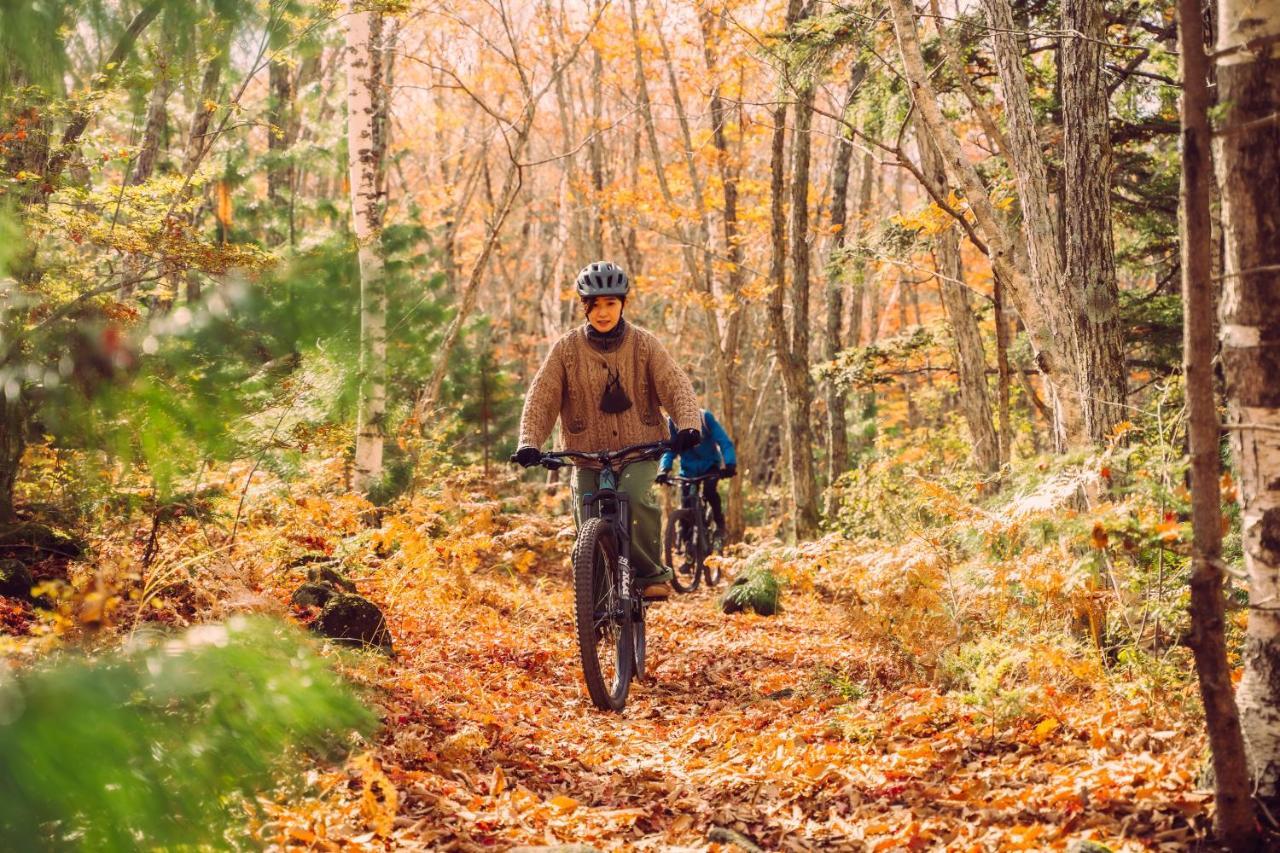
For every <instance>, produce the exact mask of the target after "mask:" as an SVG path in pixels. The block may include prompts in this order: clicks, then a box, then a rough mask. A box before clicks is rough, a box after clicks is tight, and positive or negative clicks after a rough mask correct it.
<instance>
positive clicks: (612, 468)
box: [542, 441, 670, 615]
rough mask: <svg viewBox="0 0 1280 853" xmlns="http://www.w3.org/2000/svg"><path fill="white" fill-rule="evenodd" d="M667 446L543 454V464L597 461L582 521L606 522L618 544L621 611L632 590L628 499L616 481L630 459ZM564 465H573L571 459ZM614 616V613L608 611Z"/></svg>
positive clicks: (628, 603)
mask: <svg viewBox="0 0 1280 853" xmlns="http://www.w3.org/2000/svg"><path fill="white" fill-rule="evenodd" d="M668 449H670V445H669V444H668V443H667V442H664V441H658V442H653V443H651V444H634V445H631V446H630V447H624V448H622V449H621V450H602V451H597V452H593V453H592V452H584V451H579V450H558V451H554V452H552V453H546V454H543V463H542V464H543V466H544V467H547V468H558V467H560V466H561V465H564V464H566V461H565V460H569V459H574V458H576V459H583V460H590V461H593V462H599V463H600V464H601V465H602V466H603V467H602V468H601V469H600V479H599V484H598V486H597V487H596V490H595V491H594V492H591V493H589V494H585V495H583V496H582V501H581V503H582V520H583V521H586V520H587V519H588V518H599V519H602V520H603V521H605V522H607V523H608V524H609V529H610V530H611V531H612V533H613V536H614V542H615V543H616V545H617V547H618V568H619V569H621V571H622V581H623V583H622V589H621V590H620V591H619V598H620V601H619V603H620V604H621V606H622V612H623V613H626V612H627V611H628V608H630V607H631V596H632V593H633V591H634V590H635V574H634V572H633V571H632V569H631V498H630V497H629V496H628V495H627V493H626V492H623V491H620V490H619V489H618V480H619V477H621V474H622V468H625V467H626V466H627V465H630V464H631V463H633V462H643V461H644V460H645V459H647V458H651V457H652V456H653V455H654V454H656V453H657V452H658V451H665V450H668ZM568 464H573V463H572V462H570V463H568ZM610 615H616V614H610Z"/></svg>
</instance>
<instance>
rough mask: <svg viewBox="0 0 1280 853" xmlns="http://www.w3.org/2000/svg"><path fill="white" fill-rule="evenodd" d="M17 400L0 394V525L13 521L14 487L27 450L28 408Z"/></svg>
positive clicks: (21, 400)
mask: <svg viewBox="0 0 1280 853" xmlns="http://www.w3.org/2000/svg"><path fill="white" fill-rule="evenodd" d="M21 394H22V392H21V390H19V392H18V397H17V398H16V399H10V398H9V397H8V396H7V395H4V394H0V523H3V522H7V521H13V520H14V519H16V518H17V517H18V516H17V512H16V511H15V509H14V506H13V487H14V485H15V484H16V483H17V481H18V471H19V469H20V468H21V466H22V453H23V451H24V450H25V449H26V447H27V419H28V417H29V416H30V414H31V407H30V404H29V403H28V401H27V400H25V399H23V398H22V396H21Z"/></svg>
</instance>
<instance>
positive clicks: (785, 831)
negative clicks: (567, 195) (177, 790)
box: [3, 422, 1235, 850]
mask: <svg viewBox="0 0 1280 853" xmlns="http://www.w3.org/2000/svg"><path fill="white" fill-rule="evenodd" d="M1144 423H1145V422H1144ZM1154 428H1155V427H1152V426H1149V425H1144V426H1141V427H1139V426H1134V425H1133V424H1126V425H1122V428H1121V430H1120V432H1121V433H1126V432H1127V433H1130V434H1129V435H1128V441H1127V443H1126V442H1125V441H1122V440H1121V439H1122V438H1124V436H1117V441H1116V442H1115V443H1114V445H1113V447H1112V449H1111V450H1109V451H1107V452H1106V453H1104V454H1103V455H1101V456H1093V457H1089V458H1074V459H1072V458H1065V459H1061V460H1059V461H1056V462H1053V463H1050V462H1047V461H1041V462H1034V461H1033V462H1028V463H1025V465H1024V466H1023V467H1022V468H1020V469H1018V470H1016V471H1013V472H1011V473H1009V475H1008V477H1007V480H1006V482H1005V483H1004V484H1003V488H1002V489H1000V490H999V491H998V492H996V491H995V490H994V489H993V487H992V484H990V483H985V482H983V481H980V480H976V479H973V478H972V477H971V476H969V475H961V474H957V475H955V477H954V478H950V477H948V476H947V475H946V474H945V473H937V472H936V470H935V472H934V473H927V472H922V471H920V470H917V469H915V468H914V467H913V464H914V461H915V460H916V459H917V458H918V456H917V454H914V453H911V452H904V453H902V454H899V455H897V456H890V455H884V456H881V457H880V458H878V459H877V460H876V461H874V462H870V463H868V464H867V465H865V466H863V467H862V468H860V469H859V470H858V471H857V472H856V473H855V474H854V475H852V478H851V479H850V480H849V482H848V483H846V484H845V486H846V493H845V494H844V495H843V500H842V503H841V506H842V510H841V511H840V514H839V515H838V516H837V518H836V519H834V520H833V523H832V530H831V531H830V532H829V533H828V534H827V535H826V536H825V537H823V538H821V539H819V540H816V541H812V542H808V543H804V544H803V545H801V546H799V547H791V546H786V545H784V544H781V543H780V542H779V540H778V538H777V531H776V530H771V529H768V528H763V527H762V528H753V529H750V530H748V532H747V536H746V541H745V542H744V543H743V544H740V545H737V546H735V547H734V550H733V551H732V552H731V554H730V555H729V556H727V557H725V558H723V559H724V562H725V566H726V570H727V574H728V576H729V577H730V578H732V577H733V576H734V575H736V574H741V573H753V574H756V575H761V576H770V575H771V576H772V577H773V578H775V579H776V580H777V581H778V582H779V583H780V584H781V587H782V589H783V595H782V610H781V612H780V613H779V614H778V615H776V616H773V617H761V616H756V615H747V614H736V615H733V616H726V615H724V614H722V613H721V612H720V610H719V607H718V599H717V595H718V594H719V591H707V590H705V589H704V590H700V591H699V592H697V593H696V594H694V595H690V596H683V597H678V598H676V599H674V600H672V601H671V602H670V603H667V604H663V605H659V606H656V607H654V608H653V609H652V610H651V622H650V638H651V639H650V650H651V651H650V654H651V664H650V676H649V678H648V679H646V681H645V682H643V683H640V684H638V685H636V686H635V688H634V689H633V692H632V697H631V700H630V701H629V703H628V706H627V709H626V711H625V712H624V713H622V714H618V715H613V714H602V713H600V712H598V711H596V710H595V709H594V708H593V707H592V705H591V702H590V700H589V699H588V697H587V696H586V693H585V689H584V688H583V685H582V683H581V676H580V673H579V669H578V663H577V652H576V646H575V644H574V639H573V622H572V599H571V593H570V584H569V576H568V563H567V557H566V555H567V554H568V552H569V549H570V546H571V541H572V526H571V524H572V523H571V519H570V518H569V516H568V515H567V490H563V489H562V490H561V491H560V493H558V494H549V493H548V492H547V490H546V489H545V488H544V487H543V486H541V485H535V484H532V483H529V482H523V481H520V480H518V479H516V478H515V477H514V476H513V475H512V474H510V473H509V472H508V471H506V470H505V469H504V470H495V471H494V472H492V473H491V474H490V475H488V476H486V475H485V474H484V472H483V471H482V470H481V469H480V468H479V467H478V466H477V467H472V468H452V469H448V470H447V472H446V473H443V474H441V475H440V476H439V477H438V478H435V479H434V481H433V482H431V483H426V484H422V483H420V484H418V486H417V488H416V489H415V490H414V491H413V492H411V493H410V494H408V495H405V496H402V497H400V498H399V499H398V500H396V501H395V502H394V503H392V504H391V505H390V506H389V507H386V508H378V507H374V506H373V505H371V504H369V503H367V502H366V501H364V500H363V499H361V498H357V497H354V496H351V495H350V494H349V493H347V492H346V490H345V488H344V486H343V481H344V477H345V471H344V463H343V461H342V460H341V458H340V457H337V456H334V457H328V459H327V461H317V462H313V463H311V464H310V466H309V467H307V468H306V469H305V472H304V475H303V476H302V477H301V478H300V479H297V480H295V481H294V482H291V483H285V482H284V481H282V480H280V479H278V478H277V477H275V476H274V475H271V474H268V473H266V472H264V471H261V470H258V471H255V472H253V473H252V474H250V465H249V464H248V463H246V464H245V465H243V466H240V467H236V466H233V467H231V468H229V469H227V470H225V471H221V472H219V474H218V477H217V478H215V477H213V476H212V475H207V476H206V478H205V481H206V485H205V486H204V487H203V488H196V489H194V490H193V491H192V492H191V493H189V495H188V498H187V502H186V503H185V504H182V506H181V508H174V507H172V506H170V507H169V508H168V509H165V508H164V507H158V508H157V507H152V508H150V511H151V514H150V516H149V517H148V516H147V515H146V513H135V514H134V515H133V516H131V518H130V520H129V522H128V523H125V522H124V521H120V522H118V523H115V524H103V525H102V526H101V527H100V529H101V531H102V533H101V535H100V536H99V537H98V538H97V539H95V540H94V541H92V542H90V543H89V546H90V547H89V552H88V553H89V554H91V555H92V559H86V560H84V561H80V562H72V563H70V564H69V565H66V566H64V567H63V569H62V570H61V571H62V572H64V573H65V577H66V580H65V581H61V580H57V579H53V580H50V581H48V582H46V583H45V585H44V588H43V591H44V593H45V594H46V595H48V596H49V597H51V598H52V599H54V600H55V601H56V606H55V607H54V608H53V609H52V610H49V611H39V610H35V609H33V608H31V607H30V606H29V605H18V604H6V605H5V606H6V608H7V609H6V610H5V612H4V613H3V618H4V621H5V627H6V632H7V633H9V634H12V635H14V636H13V637H10V638H4V639H3V642H4V650H5V651H6V652H7V653H8V657H9V659H10V660H11V661H13V662H15V664H16V663H20V662H21V661H22V660H23V659H24V658H30V659H35V658H37V657H40V656H42V655H40V654H39V653H40V652H44V651H48V650H50V649H51V648H54V647H60V646H64V645H87V646H89V647H91V648H95V649H103V650H105V649H110V648H112V647H113V646H115V645H118V644H119V643H120V642H121V640H122V639H123V638H125V637H128V636H129V635H130V634H132V633H133V632H135V631H136V630H137V629H138V627H139V626H140V625H142V626H145V627H146V628H147V629H148V630H150V629H151V628H154V627H156V626H157V625H165V624H168V625H172V626H174V627H183V626H186V625H189V624H195V623H202V622H207V621H213V620H219V619H224V618H226V617H228V616H229V615H231V614H232V613H241V612H246V611H253V612H265V613H269V614H275V615H277V616H280V617H284V618H287V619H293V620H296V621H299V622H302V623H306V622H309V621H310V620H311V619H313V618H314V617H315V615H316V611H314V610H311V609H309V608H296V607H291V606H290V604H289V601H290V595H291V593H292V591H293V590H294V589H295V588H296V587H297V586H298V585H299V584H300V583H301V582H303V581H304V580H305V573H306V569H307V568H308V567H309V566H312V565H314V562H315V561H316V560H322V561H329V562H330V565H332V566H333V567H335V568H336V569H338V571H339V572H340V573H341V574H343V575H345V576H346V577H347V578H349V579H350V580H352V581H354V582H355V584H356V586H357V588H358V590H359V592H360V593H361V594H363V595H366V596H368V597H369V598H370V599H372V600H373V601H375V602H376V603H377V604H378V605H379V606H380V607H382V608H383V610H384V612H385V614H386V617H387V620H388V624H389V626H390V630H391V632H392V635H393V639H394V655H393V656H390V657H388V656H386V655H384V654H383V653H381V652H378V651H369V652H360V651H356V652H353V651H346V650H340V649H331V650H330V653H329V657H330V658H331V661H332V662H333V663H334V665H335V666H337V668H338V669H339V670H340V671H341V672H342V673H343V674H344V675H346V676H347V677H348V678H349V679H350V681H351V682H353V683H354V684H355V685H356V688H357V692H358V694H359V695H360V696H361V698H362V700H363V701H364V703H365V704H366V705H368V706H369V707H370V708H371V709H372V710H374V711H375V712H376V714H377V716H378V717H379V718H380V720H381V724H382V725H381V727H380V728H379V729H378V731H377V733H376V734H374V735H373V736H371V737H370V739H368V740H363V739H362V740H360V741H359V742H358V744H357V746H356V748H355V749H354V751H353V752H352V753H351V757H350V758H349V759H348V760H347V761H345V762H342V763H338V764H334V763H332V762H325V761H311V762H310V763H309V770H307V772H306V773H305V778H304V780H303V781H304V784H303V786H302V788H301V789H299V788H298V786H296V785H293V786H290V787H288V788H282V789H281V790H280V791H279V792H278V793H276V794H274V795H272V794H266V795H264V796H263V797H262V798H261V800H260V803H259V807H258V808H257V809H251V810H250V811H249V812H247V813H248V814H249V815H250V816H249V818H248V824H247V825H246V826H245V828H244V832H245V833H247V835H245V836H243V837H241V839H240V840H241V842H242V843H250V844H252V843H255V842H254V839H256V843H265V844H267V845H269V846H278V847H289V848H294V847H296V848H309V849H325V850H336V849H351V850H358V849H370V850H372V849H384V848H395V849H459V850H485V849H506V848H508V847H510V846H512V845H535V846H536V845H550V844H562V843H582V844H588V845H593V846H596V847H599V848H601V849H609V848H616V847H619V846H627V847H630V846H634V847H635V848H636V849H672V848H686V849H717V847H718V845H719V843H720V842H718V841H716V840H715V839H724V838H726V837H727V836H725V835H723V834H720V833H721V832H722V831H723V830H732V831H734V832H737V833H740V834H741V836H740V840H741V838H742V837H745V838H747V839H753V840H754V842H755V843H758V844H759V845H760V846H761V847H762V848H764V849H781V850H786V849H794V850H804V849H849V850H860V849H870V850H897V849H933V848H940V847H945V848H947V849H959V850H996V849H1001V850H1005V849H1052V848H1063V847H1066V846H1068V845H1069V844H1072V843H1077V845H1078V843H1079V842H1081V841H1083V840H1092V841H1095V842H1098V843H1100V844H1104V845H1106V846H1107V847H1109V848H1110V849H1112V850H1137V849H1168V850H1183V849H1187V848H1188V847H1191V846H1194V845H1196V844H1197V843H1199V842H1200V841H1201V840H1202V839H1203V838H1204V837H1205V835H1206V833H1207V830H1208V826H1209V809H1210V808H1211V802H1212V800H1211V794H1210V793H1209V791H1208V790H1207V782H1206V780H1205V779H1203V778H1200V774H1201V773H1202V767H1203V766H1205V760H1204V756H1205V745H1204V739H1203V735H1202V734H1201V731H1202V728H1203V727H1202V725H1201V715H1200V710H1199V702H1198V698H1197V697H1196V694H1195V686H1194V682H1193V680H1192V671H1191V665H1190V661H1189V655H1188V653H1187V652H1186V650H1185V649H1184V648H1182V647H1181V646H1180V645H1179V644H1178V638H1179V635H1180V632H1181V631H1183V630H1184V629H1185V616H1184V615H1183V613H1184V611H1185V589H1186V584H1185V571H1186V568H1185V562H1186V560H1185V557H1184V556H1183V553H1182V552H1183V550H1184V549H1183V547H1182V542H1181V540H1182V537H1183V536H1184V534H1185V529H1184V528H1185V522H1184V521H1183V519H1184V518H1185V500H1184V499H1183V497H1182V492H1180V488H1181V487H1180V485H1179V483H1180V479H1179V478H1180V471H1179V469H1178V466H1179V465H1180V464H1181V463H1180V462H1179V461H1178V458H1175V457H1174V456H1173V455H1171V454H1170V453H1168V452H1167V448H1165V445H1167V444H1168V439H1169V436H1168V435H1165V436H1164V440H1157V438H1158V436H1156V435H1155V434H1153V433H1152V432H1151V430H1152V429H1154ZM1162 448H1165V449H1162ZM34 452H36V453H38V452H39V451H34ZM935 458H943V457H942V456H939V457H935ZM32 470H35V471H37V472H38V471H39V470H40V466H39V465H34V466H32ZM957 470H958V469H957ZM246 483H247V485H246ZM1183 491H1185V490H1183ZM855 494H856V495H858V496H860V497H859V498H858V499H855V498H854V495H855ZM166 506H168V505H166ZM157 519H159V520H157ZM153 531H154V536H153ZM233 535H234V539H233V538H232V537H233ZM144 561H145V562H146V564H147V565H146V566H145V568H141V569H140V568H139V567H140V566H141V565H142V563H143V562H144ZM307 561H310V562H307ZM58 571H59V570H57V569H56V568H55V567H52V566H51V567H49V568H48V569H47V570H46V574H49V575H51V576H52V575H56V574H58ZM37 573H39V572H37ZM722 587H723V584H722ZM1234 628H1235V626H1234V623H1233V630H1234ZM719 849H733V847H732V846H731V845H728V844H726V846H724V847H722V848H719ZM1076 849H1086V848H1080V847H1078V846H1077V848H1076ZM1093 849H1096V848H1093Z"/></svg>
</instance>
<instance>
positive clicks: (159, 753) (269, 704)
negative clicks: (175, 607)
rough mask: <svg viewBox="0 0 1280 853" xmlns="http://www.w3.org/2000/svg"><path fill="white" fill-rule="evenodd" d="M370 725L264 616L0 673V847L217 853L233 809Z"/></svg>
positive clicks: (295, 641)
mask: <svg viewBox="0 0 1280 853" xmlns="http://www.w3.org/2000/svg"><path fill="white" fill-rule="evenodd" d="M374 724H375V720H374V718H373V716H372V715H371V714H370V713H369V711H368V710H366V709H365V708H364V707H363V706H362V705H361V704H360V702H359V701H358V700H357V699H356V697H355V696H354V695H353V694H352V692H351V691H350V690H349V689H348V687H347V686H346V685H345V684H344V683H343V681H342V680H341V679H340V678H339V677H338V675H337V674H336V673H334V672H333V671H332V670H331V669H330V668H329V666H328V664H327V663H326V662H325V661H324V660H322V659H321V658H319V657H317V656H316V655H315V654H314V653H313V652H312V651H311V650H310V648H309V646H308V641H307V640H306V638H305V637H304V635H303V634H302V633H301V632H299V631H298V630H297V629H296V628H293V627H290V626H287V625H284V624H281V623H278V622H275V621H272V620H268V619H264V618H242V617H236V618H233V619H231V620H229V621H228V622H227V623H226V624H222V625H206V626H201V627H196V628H192V629H191V630H189V631H187V632H186V634H184V635H181V636H178V637H160V638H156V639H153V640H151V641H142V642H136V643H134V644H133V646H132V647H131V648H130V649H129V650H127V651H125V652H123V653H120V654H118V655H116V656H112V657H109V658H99V659H96V660H87V659H77V660H66V659H63V660H62V661H60V662H57V663H54V664H52V665H49V666H45V667H41V668H39V669H36V670H34V671H31V672H29V673H24V674H23V675H21V676H19V677H17V678H12V677H4V676H0V849H5V850H58V849H86V850H121V851H123V850H138V849H150V848H154V847H170V846H175V845H179V846H180V845H213V846H214V847H219V848H225V847H226V846H228V845H229V844H234V843H235V837H234V833H235V832H236V831H237V830H236V829H234V828H233V827H237V826H239V825H241V824H243V822H244V811H243V806H242V803H243V799H244V798H245V797H251V796H252V795H253V794H254V793H255V792H260V791H265V790H268V789H270V788H272V787H273V786H274V785H276V784H277V783H278V782H279V780H281V779H282V778H283V775H284V773H285V772H286V771H287V770H289V768H290V767H291V766H296V765H297V764H298V763H299V762H300V761H301V760H303V759H304V758H305V756H306V755H307V754H308V753H319V754H325V755H329V756H332V757H337V756H338V755H340V754H341V751H342V750H343V749H344V748H345V747H346V745H347V744H348V743H349V742H350V738H351V735H352V734H353V733H368V732H370V731H371V730H372V729H373V727H374Z"/></svg>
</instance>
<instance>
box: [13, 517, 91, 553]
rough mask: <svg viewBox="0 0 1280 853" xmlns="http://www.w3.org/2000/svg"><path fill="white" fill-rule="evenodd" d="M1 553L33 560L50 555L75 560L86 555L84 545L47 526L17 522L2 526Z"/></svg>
mask: <svg viewBox="0 0 1280 853" xmlns="http://www.w3.org/2000/svg"><path fill="white" fill-rule="evenodd" d="M0 552H8V553H12V554H13V556H15V557H21V558H22V559H31V560H38V559H40V558H41V557H43V556H46V555H48V554H56V555H58V556H61V557H70V558H72V559H75V558H76V557H79V556H80V555H81V554H83V553H84V544H83V543H81V542H79V541H77V540H75V539H72V538H71V537H70V536H64V535H63V534H61V533H59V532H58V531H56V530H54V529H53V528H52V527H49V526H48V525H47V524H38V523H36V522H34V521H17V522H11V523H8V524H3V525H0Z"/></svg>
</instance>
